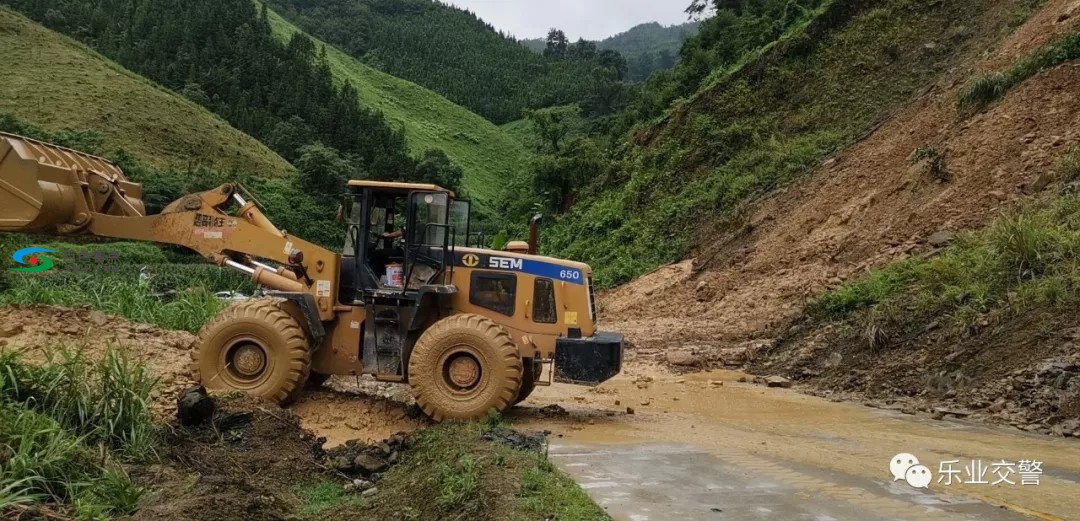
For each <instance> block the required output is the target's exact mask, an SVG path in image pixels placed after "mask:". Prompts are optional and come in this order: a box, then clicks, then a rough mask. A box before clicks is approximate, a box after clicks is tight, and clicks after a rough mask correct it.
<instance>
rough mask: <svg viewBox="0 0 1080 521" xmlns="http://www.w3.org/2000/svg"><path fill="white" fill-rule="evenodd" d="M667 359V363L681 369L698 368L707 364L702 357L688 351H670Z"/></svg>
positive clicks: (666, 356)
mask: <svg viewBox="0 0 1080 521" xmlns="http://www.w3.org/2000/svg"><path fill="white" fill-rule="evenodd" d="M665 359H666V360H667V363H669V364H671V365H675V366H680V367H698V366H701V365H702V364H704V362H705V359H704V358H703V357H702V356H701V355H698V354H695V353H694V352H693V351H687V350H675V351H668V352H667V354H666V355H665Z"/></svg>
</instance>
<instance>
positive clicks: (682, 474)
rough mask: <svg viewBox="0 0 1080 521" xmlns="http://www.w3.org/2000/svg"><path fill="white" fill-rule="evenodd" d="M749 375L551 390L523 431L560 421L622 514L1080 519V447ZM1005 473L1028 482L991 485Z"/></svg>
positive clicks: (596, 494) (647, 369)
mask: <svg viewBox="0 0 1080 521" xmlns="http://www.w3.org/2000/svg"><path fill="white" fill-rule="evenodd" d="M740 376H741V375H740V374H739V373H735V372H730V371H726V372H709V373H700V374H694V375H687V376H677V375H673V374H670V373H666V372H665V371H664V370H663V369H659V368H656V367H651V366H632V367H630V368H629V369H628V370H627V371H626V372H625V373H624V374H623V375H620V376H619V377H618V378H616V379H614V380H612V381H611V382H608V383H607V384H605V385H603V386H601V387H599V388H597V389H591V390H590V389H585V388H580V387H572V386H562V385H556V386H553V387H548V388H541V389H539V390H538V391H537V392H536V393H535V394H534V395H533V398H531V399H530V400H529V403H528V404H527V406H525V407H522V408H518V409H515V411H514V412H513V413H511V416H512V417H513V418H514V421H515V425H516V426H517V427H518V428H520V429H548V430H551V431H552V432H553V437H552V453H553V455H554V456H555V461H556V462H558V463H559V465H560V466H561V467H562V468H563V469H564V470H565V471H566V472H568V473H569V474H571V475H572V476H574V477H575V478H576V479H577V480H578V481H579V482H580V483H581V484H582V486H583V487H584V488H585V489H586V490H587V491H588V492H589V493H590V495H592V496H593V498H594V499H595V500H596V501H597V502H598V503H600V504H601V505H602V506H605V507H606V508H607V509H608V511H609V512H610V513H611V514H612V515H613V517H615V519H620V520H633V521H648V520H662V519H683V520H692V519H778V520H779V519H817V520H827V519H837V520H843V519H858V520H864V519H904V520H907V519H911V520H918V519H972V520H975V519H1025V518H1032V519H1080V443H1077V442H1075V441H1071V440H1066V439H1061V438H1050V437H1046V436H1037V435H1030V434H1026V433H1021V432H1019V431H1015V430H1002V429H994V428H987V427H983V426H977V425H974V424H967V423H961V422H959V421H949V420H942V421H938V420H931V419H920V418H916V417H914V416H908V415H905V414H902V413H900V412H894V411H884V410H879V409H871V408H868V407H864V406H861V405H858V404H852V403H836V402H831V401H829V400H825V399H821V398H816V397H812V396H807V395H803V394H800V393H798V392H796V391H793V390H790V389H774V388H766V387H764V386H761V385H756V384H753V383H740V382H738V378H739V377H740ZM650 378H651V379H652V380H651V381H649V379H650ZM551 404H558V405H560V406H562V407H563V408H565V409H566V410H567V411H568V413H569V414H568V415H566V416H562V417H551V416H550V409H548V410H547V411H545V410H544V409H542V407H543V406H546V405H551ZM627 407H631V408H633V409H634V414H627V412H626V408H627ZM898 453H911V454H914V455H915V456H916V457H917V458H918V459H919V461H920V462H921V463H922V464H924V465H926V466H927V467H928V469H929V470H930V472H931V473H932V476H933V481H932V482H931V483H930V485H929V489H916V488H914V487H912V486H911V485H909V484H908V483H907V482H906V481H905V480H899V481H894V480H893V476H892V475H891V473H890V470H889V462H890V459H891V458H892V457H893V456H894V455H896V454H898ZM950 460H958V462H957V463H955V464H951V465H949V464H946V465H945V470H946V471H948V470H950V469H951V470H956V471H957V473H955V474H949V473H948V472H946V474H947V475H942V473H941V472H939V471H940V470H942V467H941V465H942V462H948V461H950ZM1002 460H1005V461H1006V462H1011V463H1014V464H1015V463H1018V462H1019V460H1035V461H1040V462H1042V473H1041V474H1040V475H1039V484H1038V485H1023V484H1021V483H1022V479H1021V477H1020V476H1019V474H1018V473H1016V472H1012V473H1010V472H1009V471H1008V467H1004V466H1002V467H992V466H993V464H995V463H999V462H1001V461H1002ZM973 461H976V462H981V463H982V465H983V468H985V469H986V471H985V475H984V477H985V480H986V481H988V482H990V483H987V484H963V483H962V482H970V481H973V480H976V479H978V478H977V476H978V475H979V474H980V472H979V471H978V469H975V476H976V477H975V478H973V477H971V476H970V475H969V474H968V473H967V466H968V465H971V464H972V462H973ZM1012 468H1013V469H1016V467H1015V466H1014V467H1012ZM999 471H1000V472H999ZM1002 473H1003V474H1006V476H1007V477H1008V479H1009V480H1010V481H1013V482H1015V483H1016V484H1015V485H1009V484H1007V483H1005V482H1002V483H998V484H996V485H995V484H991V483H993V482H994V481H997V480H998V479H999V478H1000V475H1001V474H1002ZM948 477H951V478H952V481H953V483H952V484H951V485H949V484H946V478H948Z"/></svg>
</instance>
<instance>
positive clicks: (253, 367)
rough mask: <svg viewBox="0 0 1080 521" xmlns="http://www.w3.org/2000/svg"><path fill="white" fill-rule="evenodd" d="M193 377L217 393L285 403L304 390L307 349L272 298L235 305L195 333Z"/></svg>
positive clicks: (308, 367) (297, 326) (297, 328)
mask: <svg viewBox="0 0 1080 521" xmlns="http://www.w3.org/2000/svg"><path fill="white" fill-rule="evenodd" d="M195 346H196V347H195V350H194V351H193V352H192V358H193V359H194V360H193V364H192V373H193V374H194V376H195V379H196V380H198V381H200V382H202V384H203V386H205V387H206V388H207V389H210V390H216V391H242V392H244V393H247V394H248V395H251V396H256V397H259V398H263V399H265V400H270V401H273V402H276V403H279V404H284V403H287V402H289V401H291V400H292V399H294V398H296V396H297V395H299V393H300V392H301V391H302V390H303V389H304V383H305V382H306V381H307V378H308V374H309V372H310V371H311V350H310V349H309V346H308V341H307V337H306V336H305V335H304V331H303V329H301V328H300V324H299V323H298V322H297V321H296V319H294V318H293V317H292V316H291V315H289V313H287V312H286V311H284V310H282V309H281V308H280V307H278V301H277V300H275V299H256V300H248V301H244V302H238V303H236V304H233V305H231V306H229V307H228V308H225V309H224V310H222V311H221V312H220V313H218V315H217V316H216V317H214V318H213V319H212V320H211V321H210V322H209V323H207V324H206V325H205V326H203V328H202V329H201V330H200V331H199V336H198V338H197V339H196V340H195Z"/></svg>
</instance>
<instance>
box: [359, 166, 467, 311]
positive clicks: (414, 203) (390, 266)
mask: <svg viewBox="0 0 1080 521" xmlns="http://www.w3.org/2000/svg"><path fill="white" fill-rule="evenodd" d="M468 205H469V203H468V201H455V200H454V194H453V192H451V191H449V190H446V189H445V188H441V187H439V186H436V185H420V184H405V183H392V182H379V181H350V182H349V192H348V194H347V195H346V196H345V201H343V205H342V207H343V209H344V211H345V221H346V223H347V231H346V236H345V244H344V247H343V248H342V268H341V284H340V287H341V291H340V299H339V300H340V301H341V302H342V303H345V304H351V303H359V302H363V301H365V300H367V298H365V297H368V298H370V297H373V296H377V295H378V296H385V295H388V294H394V293H398V294H402V295H404V294H408V293H412V292H416V291H417V290H419V289H420V288H421V287H423V286H426V285H441V284H443V283H444V282H445V280H446V279H447V277H446V275H447V270H451V269H453V268H452V263H450V262H448V261H449V260H450V258H451V256H450V248H451V246H452V245H453V244H454V243H455V242H457V240H458V238H460V239H461V240H465V238H466V237H467V236H468V226H469V206H468ZM394 231H400V232H401V234H400V237H393V238H388V237H386V235H387V234H389V233H391V232H394Z"/></svg>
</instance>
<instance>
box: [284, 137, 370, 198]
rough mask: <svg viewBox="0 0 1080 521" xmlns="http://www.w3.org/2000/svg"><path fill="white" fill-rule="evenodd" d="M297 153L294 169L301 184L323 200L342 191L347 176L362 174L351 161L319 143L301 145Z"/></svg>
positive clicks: (334, 196) (356, 177) (359, 175)
mask: <svg viewBox="0 0 1080 521" xmlns="http://www.w3.org/2000/svg"><path fill="white" fill-rule="evenodd" d="M298 152H299V154H300V158H299V159H297V161H296V171H297V173H298V174H299V177H300V186H301V187H303V188H304V190H306V191H307V192H308V193H310V194H312V195H314V196H316V197H317V198H319V199H320V200H322V201H330V200H332V199H335V198H336V197H337V196H338V195H340V194H342V193H344V192H345V183H346V181H348V180H349V179H362V178H363V177H364V176H363V175H362V172H361V170H360V169H359V168H358V167H357V166H356V165H355V164H353V162H352V161H350V160H349V159H347V158H344V157H342V156H341V153H340V152H338V151H337V150H335V149H333V148H330V147H328V146H326V145H323V144H322V143H313V144H310V145H304V146H303V147H300V149H299V151H298Z"/></svg>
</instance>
